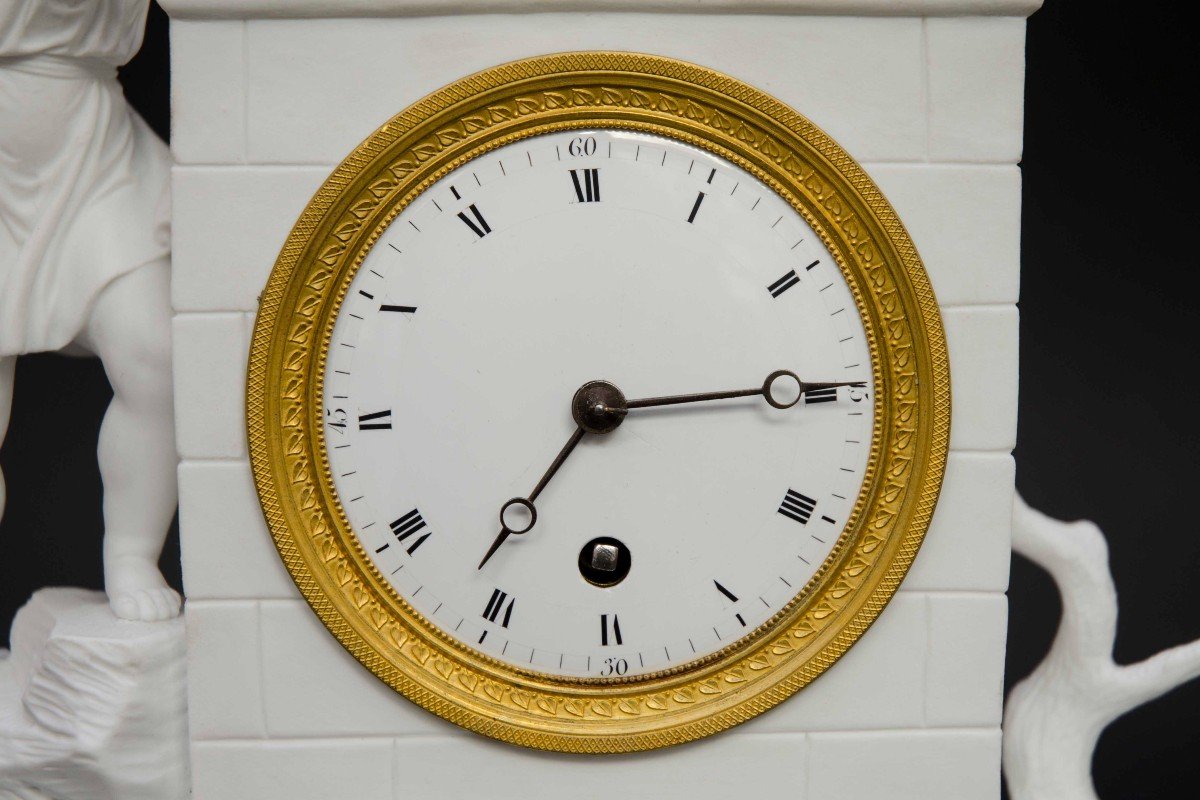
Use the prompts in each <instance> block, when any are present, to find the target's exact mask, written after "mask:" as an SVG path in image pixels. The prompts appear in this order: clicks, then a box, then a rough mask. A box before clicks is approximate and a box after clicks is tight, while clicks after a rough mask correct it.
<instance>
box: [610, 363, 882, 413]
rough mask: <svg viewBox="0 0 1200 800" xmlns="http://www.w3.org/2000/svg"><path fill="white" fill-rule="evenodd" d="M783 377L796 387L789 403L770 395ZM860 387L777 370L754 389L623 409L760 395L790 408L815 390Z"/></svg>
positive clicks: (645, 401) (646, 401) (655, 400)
mask: <svg viewBox="0 0 1200 800" xmlns="http://www.w3.org/2000/svg"><path fill="white" fill-rule="evenodd" d="M784 377H788V378H791V379H792V380H794V381H795V383H796V387H797V389H796V397H795V399H793V400H791V401H790V402H788V401H785V400H780V399H778V398H777V397H775V396H773V395H772V393H771V387H772V386H773V385H774V384H775V382H776V381H777V380H779V379H780V378H784ZM862 385H863V382H862V381H822V382H814V383H808V382H805V381H802V380H800V378H799V377H798V376H797V375H796V373H794V372H789V371H788V370H777V371H776V372H772V373H771V374H770V375H768V376H767V379H766V380H765V381H763V384H762V386H759V387H756V388H754V389H731V390H728V391H724V392H699V393H696V394H674V395H666V396H664V397H643V398H640V399H637V400H629V401H628V402H626V404H625V407H626V408H629V409H634V408H652V407H654V406H675V405H681V404H683V403H703V402H706V401H709V400H728V399H730V398H734V397H753V396H756V395H761V396H762V397H764V398H766V401H767V402H768V403H770V404H771V405H772V406H774V407H775V408H790V407H791V406H793V405H795V404H796V403H797V402H798V401H799V400H800V398H801V397H803V396H804V395H805V394H806V393H808V392H811V391H814V390H816V389H835V388H837V387H839V386H862Z"/></svg>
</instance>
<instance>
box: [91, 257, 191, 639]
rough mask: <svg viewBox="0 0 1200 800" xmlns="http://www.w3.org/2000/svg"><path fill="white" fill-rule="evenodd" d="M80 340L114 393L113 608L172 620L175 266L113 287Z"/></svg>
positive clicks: (109, 477)
mask: <svg viewBox="0 0 1200 800" xmlns="http://www.w3.org/2000/svg"><path fill="white" fill-rule="evenodd" d="M81 343H82V344H83V345H84V346H85V347H87V348H88V349H89V350H92V351H93V352H95V353H96V354H97V355H98V356H100V360H101V361H102V362H103V363H104V371H105V372H106V373H107V374H108V380H109V383H111V384H112V388H113V399H112V404H111V405H109V407H108V411H107V412H106V413H105V415H104V422H103V424H102V425H101V426H100V446H99V458H100V477H101V478H102V479H103V481H104V587H105V590H106V591H107V592H108V600H109V604H110V605H111V606H112V609H113V611H114V612H115V613H116V615H117V616H119V617H122V618H124V619H140V620H155V619H167V618H169V617H173V616H175V615H177V614H178V613H179V595H178V594H176V593H175V592H174V591H173V590H172V589H171V588H169V587H168V586H167V584H166V581H164V580H163V577H162V574H161V573H160V572H159V570H158V559H159V555H160V554H161V552H162V545H163V541H164V540H165V539H166V536H167V530H168V528H169V527H170V525H171V518H172V516H174V514H175V503H176V499H177V489H176V483H175V467H176V462H177V456H176V453H175V420H174V409H173V403H172V397H171V306H170V269H169V262H168V261H166V260H165V259H164V260H162V261H158V262H155V263H153V264H147V265H146V266H144V267H140V268H138V269H136V270H134V271H133V272H131V273H129V274H127V275H125V276H123V277H121V278H119V279H117V280H116V281H113V283H111V284H109V286H108V287H107V288H105V290H104V291H103V292H102V293H101V295H100V297H99V298H98V299H97V301H96V306H95V308H94V309H93V310H92V316H91V318H90V319H89V321H88V325H87V328H86V331H85V333H84V336H83V337H82V338H81Z"/></svg>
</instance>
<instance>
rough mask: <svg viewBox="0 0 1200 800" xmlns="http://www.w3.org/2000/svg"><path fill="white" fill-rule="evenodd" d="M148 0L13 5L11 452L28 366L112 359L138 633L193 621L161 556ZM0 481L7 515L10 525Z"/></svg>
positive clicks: (4, 106)
mask: <svg viewBox="0 0 1200 800" xmlns="http://www.w3.org/2000/svg"><path fill="white" fill-rule="evenodd" d="M147 8H148V3H147V0H5V2H2V3H0V442H3V439H4V434H5V432H6V431H7V428H8V423H9V412H10V410H11V405H12V394H13V370H14V367H15V364H16V357H17V356H18V355H21V354H23V353H34V352H42V351H51V350H65V351H67V352H70V353H81V352H82V353H90V354H94V355H97V356H99V357H100V359H101V361H102V362H103V364H104V369H105V372H106V373H107V374H108V379H109V382H110V383H111V384H112V388H113V400H112V404H111V405H110V406H109V408H108V411H107V413H106V414H105V416H104V423H103V425H102V427H101V429H100V445H99V461H100V473H101V477H102V478H103V481H104V526H105V535H104V584H105V589H106V591H107V593H108V598H109V604H110V606H111V607H112V610H113V611H114V612H115V613H116V614H117V616H119V617H122V618H125V619H137V620H155V619H166V618H168V617H174V616H176V615H177V614H178V613H179V604H180V600H179V595H178V594H177V593H176V592H174V591H173V590H172V589H171V588H170V587H169V586H167V584H166V582H165V581H164V580H163V577H162V574H161V573H160V572H159V570H158V558H159V555H160V553H161V551H162V545H163V540H164V539H165V537H166V534H167V530H168V528H169V526H170V523H171V517H172V516H173V514H174V512H175V504H176V499H177V490H176V484H175V467H176V460H177V457H176V453H175V444H174V442H175V434H174V412H173V409H172V397H171V314H170V228H169V224H170V222H169V220H170V205H169V202H170V194H169V189H170V186H169V176H170V156H169V154H168V152H167V149H166V147H165V146H164V145H163V143H162V142H161V141H160V140H159V139H158V138H157V137H156V136H155V135H154V133H153V132H152V131H151V130H150V128H149V127H148V126H147V125H146V123H145V122H144V121H143V120H142V119H141V118H140V117H139V116H137V114H136V113H134V112H133V111H132V110H131V109H130V108H129V106H128V105H127V104H126V102H125V97H124V94H123V93H122V91H121V87H120V85H119V84H118V83H117V80H116V68H117V67H118V66H120V65H122V64H124V63H126V62H127V61H129V59H130V58H132V57H133V55H134V54H135V53H136V52H137V51H138V49H139V48H140V47H141V42H142V34H143V32H144V29H145V23H146V13H147ZM4 502H5V490H4V481H3V478H2V477H0V515H2V514H3V511H4Z"/></svg>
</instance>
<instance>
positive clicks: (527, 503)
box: [477, 428, 585, 569]
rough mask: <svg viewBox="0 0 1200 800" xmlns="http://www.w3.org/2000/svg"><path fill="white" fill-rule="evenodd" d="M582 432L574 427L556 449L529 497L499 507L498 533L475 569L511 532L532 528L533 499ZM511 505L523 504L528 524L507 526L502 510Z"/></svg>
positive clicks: (552, 475) (483, 562) (544, 486)
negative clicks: (527, 516) (557, 449)
mask: <svg viewBox="0 0 1200 800" xmlns="http://www.w3.org/2000/svg"><path fill="white" fill-rule="evenodd" d="M584 432H585V431H584V430H583V428H576V429H575V432H574V433H572V434H571V438H570V439H568V440H567V443H566V444H565V445H563V449H562V450H559V451H558V455H557V456H555V458H554V461H553V463H551V464H550V467H549V469H547V470H546V472H545V474H543V475H542V479H541V480H540V481H538V482H537V486H534V487H533V491H532V492H530V493H529V497H514V498H513V499H511V500H509V501H508V502H507V503H505V504H504V505H503V506H501V507H500V533H498V534H497V535H496V539H495V540H494V541H493V542H492V546H491V547H489V548H488V551H487V553H486V554H485V555H484V556H483V561H480V562H479V567H478V568H477V569H483V565H484V564H486V563H487V562H488V559H490V558H491V557H492V556H493V555H495V553H496V551H497V550H499V549H500V545H502V544H504V540H505V539H507V538H508V537H509V536H511V535H513V534H517V535H520V534H523V533H529V531H531V530H532V529H533V526H534V525H536V524H537V508H536V507H535V506H534V505H533V501H534V500H537V496H538V495H539V494H541V493H542V490H543V489H545V488H546V484H548V483H549V482H550V479H551V478H553V477H554V473H556V472H558V469H559V467H561V466H562V465H563V462H564V461H566V460H567V456H569V455H571V451H572V450H574V449H575V445H577V444H579V440H580V439H582V438H583V434H584ZM512 506H523V507H524V508H526V509H528V510H529V515H530V519H529V524H528V525H526V526H525V527H524V528H522V529H520V530H515V529H514V528H511V527H509V524H508V523H507V522H506V521H505V520H504V512H505V511H507V510H508V509H509V508H510V507H512Z"/></svg>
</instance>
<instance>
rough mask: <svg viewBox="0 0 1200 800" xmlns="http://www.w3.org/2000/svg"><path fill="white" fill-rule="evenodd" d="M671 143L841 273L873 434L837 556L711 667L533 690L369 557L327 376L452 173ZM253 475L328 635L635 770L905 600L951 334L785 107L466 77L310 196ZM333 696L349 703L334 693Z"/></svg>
mask: <svg viewBox="0 0 1200 800" xmlns="http://www.w3.org/2000/svg"><path fill="white" fill-rule="evenodd" d="M588 127H594V128H627V129H633V130H639V131H645V132H649V133H655V134H659V135H663V136H669V137H672V138H675V139H678V140H681V141H684V142H687V143H690V144H693V145H696V146H699V147H702V148H705V149H707V150H709V151H711V152H713V153H716V154H717V155H720V156H722V157H724V158H726V159H728V160H730V161H732V162H734V163H736V164H738V165H739V166H741V167H742V168H743V169H746V170H748V171H750V172H752V173H753V174H754V175H756V176H757V177H759V178H760V179H761V180H763V181H764V182H766V183H767V184H768V185H770V186H771V187H772V188H774V189H775V190H776V191H777V192H778V193H779V194H780V195H781V196H782V197H783V198H784V199H786V200H787V201H788V202H789V203H791V205H792V206H793V207H794V208H796V209H797V211H798V212H800V213H801V214H802V215H803V216H804V217H805V219H806V220H807V221H808V222H809V224H810V225H811V226H812V227H813V229H814V230H815V231H817V233H818V234H819V235H820V236H821V238H822V240H823V241H824V243H825V245H826V246H827V247H828V248H829V250H830V252H831V253H833V254H834V257H835V258H836V259H837V260H838V263H839V266H840V268H841V269H842V272H843V274H844V275H845V277H846V279H847V281H848V283H849V285H850V287H851V290H852V292H853V294H854V297H855V302H856V303H857V305H858V310H859V313H860V315H861V316H862V319H863V323H864V327H865V328H866V331H867V337H868V344H869V347H870V350H871V358H872V369H873V373H874V381H875V387H876V397H875V427H874V432H873V440H872V447H871V455H870V458H869V461H868V468H867V474H866V477H865V479H864V485H863V490H862V492H861V493H860V495H859V497H858V498H857V502H856V505H855V508H854V512H853V513H852V515H851V517H850V519H849V521H848V522H847V524H846V528H845V530H844V531H843V533H842V535H841V537H840V539H839V542H838V544H837V546H836V547H835V548H834V550H833V552H832V553H831V555H830V556H829V558H828V559H827V560H826V561H825V563H824V565H823V566H822V567H821V569H820V571H819V572H818V573H817V574H816V575H815V576H814V578H813V579H812V581H811V582H810V583H809V585H808V586H806V587H805V588H804V590H802V591H801V592H800V593H799V594H798V595H797V597H796V599H795V600H793V601H792V602H791V603H790V604H789V605H788V606H787V607H786V608H785V609H784V610H783V611H781V612H780V613H779V614H777V615H775V617H773V618H772V619H771V620H769V621H768V622H767V623H765V624H764V625H762V626H760V627H759V629H758V630H757V631H756V632H755V633H754V634H753V635H751V636H749V637H746V638H745V639H743V640H741V641H739V642H738V643H736V644H734V645H731V646H730V647H728V648H726V649H725V650H722V651H721V652H719V653H717V654H715V655H713V656H710V657H708V658H706V659H702V660H700V661H697V662H694V663H692V664H689V665H686V666H684V667H681V668H677V669H674V670H671V671H668V672H664V673H661V674H657V675H653V676H649V677H645V678H636V679H626V680H623V681H619V682H602V681H597V680H577V679H576V680H573V679H557V678H554V677H551V676H547V675H544V674H538V673H530V672H526V671H523V670H520V669H517V668H514V667H511V666H509V665H506V664H503V663H501V662H498V661H496V660H493V659H491V658H488V657H487V656H484V655H482V654H480V653H478V652H476V651H473V650H471V649H469V648H468V647H466V646H464V645H462V644H461V643H458V642H456V641H453V640H451V639H449V638H448V637H447V636H445V635H444V634H442V633H441V632H440V631H439V630H438V629H437V628H435V627H433V626H432V625H430V624H429V623H428V622H427V621H426V620H425V619H424V618H423V617H422V616H421V615H420V614H419V613H418V612H416V611H415V610H414V609H413V608H412V607H411V606H409V605H408V604H407V603H405V602H404V600H403V599H402V598H400V597H399V596H398V595H397V594H396V593H395V592H394V590H392V589H391V587H390V585H389V584H388V583H387V581H386V580H384V579H383V577H382V576H381V575H380V574H379V573H378V571H377V570H376V569H375V568H374V566H373V564H372V563H371V562H370V560H369V559H368V558H367V556H366V554H365V552H364V551H363V549H362V547H361V545H360V544H359V543H358V541H357V539H356V538H355V536H354V535H353V533H352V531H351V529H350V526H349V524H348V522H347V520H346V517H345V513H344V511H343V509H342V507H341V505H340V502H339V500H338V499H337V496H336V493H335V492H334V489H333V484H332V478H331V475H330V473H329V467H328V462H327V457H326V451H325V442H324V433H323V429H322V424H321V419H322V413H321V408H322V401H321V398H322V377H323V374H324V363H325V357H326V353H327V349H328V345H329V338H330V335H331V333H332V328H333V322H334V319H335V316H336V312H337V309H338V308H339V307H340V304H341V301H342V298H343V297H344V295H345V292H346V289H347V287H348V286H349V283H350V281H351V279H352V278H353V276H354V274H355V272H356V270H357V268H358V266H359V264H361V262H362V259H363V257H364V255H365V254H366V252H367V251H368V250H369V249H370V247H371V246H372V244H373V243H374V242H375V241H376V239H377V238H378V236H379V235H380V233H381V232H382V231H383V230H384V228H386V226H387V224H388V223H389V222H390V221H391V220H392V219H393V218H394V217H395V215H396V214H398V213H399V212H400V211H401V210H402V209H403V208H404V207H406V206H407V205H408V204H409V203H411V202H412V201H413V200H414V198H416V197H417V196H418V195H419V194H420V193H421V192H422V191H424V190H425V189H426V188H428V187H429V186H430V185H431V184H432V183H433V182H435V181H436V180H438V179H439V178H440V177H441V176H443V175H445V174H446V173H448V172H449V171H451V170H453V169H455V168H457V167H458V166H461V165H462V164H464V163H466V162H467V161H469V160H471V159H473V158H476V157H478V156H479V155H481V154H483V153H485V152H487V151H489V150H492V149H494V148H497V147H500V146H503V145H504V144H507V143H509V142H512V141H516V140H518V139H521V138H525V137H529V136H535V135H538V134H541V133H546V132H551V131H559V130H570V129H579V128H588ZM246 422H247V430H248V436H249V446H250V459H251V465H252V468H253V472H254V480H255V484H256V486H257V489H258V493H259V498H260V500H261V503H262V508H263V512H264V515H265V517H266V520H267V524H268V526H269V528H270V530H271V533H272V536H273V537H274V540H275V544H276V546H277V548H278V549H279V553H280V556H281V557H282V559H283V561H284V563H285V564H286V565H287V568H288V570H289V571H290V572H291V574H292V577H293V578H294V580H295V581H296V585H297V586H298V587H299V589H300V591H301V593H302V594H303V595H304V597H305V598H306V599H307V600H308V602H309V604H310V605H311V606H312V608H313V610H314V611H315V612H316V613H317V615H318V616H319V617H320V619H321V620H322V622H324V624H325V625H326V627H328V628H329V630H330V631H331V632H332V633H333V634H334V636H336V637H337V639H338V640H339V641H340V642H341V643H342V644H343V645H344V646H345V647H346V649H347V650H349V651H350V652H351V653H352V654H353V655H354V657H355V658H357V659H358V660H359V661H360V662H361V663H362V664H363V665H364V666H366V667H367V668H368V669H370V670H371V671H372V672H374V673H375V674H376V675H377V676H378V677H379V678H381V679H382V680H383V681H385V682H386V683H388V684H389V685H390V686H392V687H393V688H395V689H396V690H397V691H399V692H400V693H402V694H404V695H405V696H407V697H408V698H409V699H410V700H412V701H413V702H415V703H417V704H419V705H421V706H423V707H424V708H426V709H428V710H430V711H432V712H434V713H436V714H438V715H440V716H442V717H444V718H446V719H448V720H450V721H451V722H454V723H457V724H459V725H461V726H463V727H465V728H468V729H470V730H473V731H477V732H479V733H482V734H485V735H488V736H492V737H494V738H497V739H501V740H504V741H508V742H512V743H515V744H520V745H525V746H528V747H536V748H543V749H549V750H562V751H572V752H592V753H602V752H627V751H634V750H645V749H650V748H655V747H663V746H667V745H671V744H677V743H680V742H685V741H690V740H692V739H696V738H699V737H702V736H707V735H710V734H712V733H716V732H718V731H721V730H724V729H726V728H729V727H731V726H733V725H736V724H738V723H740V722H743V721H745V720H747V719H749V718H751V717H753V716H755V715H757V714H759V713H761V712H763V711H765V710H767V709H769V708H771V707H772V706H774V705H776V704H778V703H779V702H781V701H782V700H784V699H785V698H787V697H789V696H790V695H792V694H793V693H795V692H796V691H798V690H799V689H801V688H802V687H804V686H805V685H807V684H808V683H809V682H811V681H812V680H813V679H814V678H816V677H817V676H818V675H820V674H821V673H822V672H823V671H824V670H825V669H827V668H828V667H829V666H830V665H831V664H832V663H833V662H834V661H836V660H837V659H838V658H839V657H840V656H841V655H842V654H843V653H844V652H845V651H846V650H847V649H848V648H849V647H850V646H851V645H853V644H854V642H855V641H857V640H858V638H859V636H861V635H862V633H863V632H864V631H865V630H866V629H867V627H868V626H869V625H870V624H871V623H872V622H873V621H874V620H875V618H876V617H877V616H878V615H879V613H880V611H882V609H883V607H884V605H886V603H887V602H888V600H889V599H890V598H891V597H892V595H893V594H894V593H895V591H896V588H897V587H898V586H899V584H900V581H901V579H902V578H903V577H904V575H905V573H906V572H907V571H908V567H909V565H910V564H911V563H912V560H913V558H914V556H915V555H916V552H917V549H918V547H919V546H920V544H921V541H922V539H923V537H924V535H925V531H926V529H927V528H928V525H929V520H930V517H931V515H932V513H933V508H934V505H935V504H936V502H937V496H938V492H939V491H940V487H941V481H942V476H943V473H944V471H945V464H946V453H947V449H948V446H949V433H950V375H949V364H948V358H947V352H946V343H945V334H944V331H943V329H942V324H941V317H940V315H939V313H938V306H937V302H936V299H935V298H934V295H933V291H932V288H931V286H930V284H929V279H928V276H927V275H926V273H925V270H924V267H923V266H922V264H921V261H920V258H919V257H918V255H917V252H916V249H915V247H914V246H913V244H912V241H911V239H910V238H909V236H908V234H907V232H906V231H905V230H904V228H903V226H902V225H901V223H900V221H899V219H898V218H897V216H896V214H895V212H894V211H893V210H892V208H891V206H890V205H889V204H888V203H887V201H886V200H885V199H884V198H883V195H882V194H881V193H880V191H879V190H878V188H876V186H875V185H874V183H872V182H871V180H870V179H869V178H868V177H867V175H866V174H865V173H864V172H863V170H862V168H861V167H859V165H858V164H857V163H856V162H855V161H854V160H853V159H852V158H850V156H849V155H847V154H846V152H845V151H843V150H842V149H841V148H840V147H839V146H838V145H837V144H836V143H835V142H834V141H833V140H832V139H830V138H829V137H828V136H826V135H825V134H824V133H823V132H822V131H820V130H819V129H818V128H817V127H816V126H814V125H813V124H812V123H811V122H809V121H808V120H807V119H805V118H804V117H802V116H800V115H799V114H797V113H796V112H795V111H793V110H791V109H790V108H788V107H787V106H785V105H783V104H782V103H780V102H778V101H777V100H775V99H773V98H771V97H769V96H767V95H765V94H763V93H761V92H759V91H757V90H755V89H753V88H752V87H750V86H747V85H746V84H743V83H741V82H740V81H737V80H735V79H733V78H730V77H728V76H725V75H722V74H720V73H717V72H714V71H712V70H708V69H706V68H703V67H699V66H695V65H692V64H687V63H684V62H680V61H675V60H671V59H666V58H660V57H656V56H649V55H640V54H632V53H605V52H589V53H565V54H560V55H552V56H544V57H539V58H532V59H527V60H524V61H518V62H514V63H511V64H506V65H503V66H499V67H495V68H492V69H489V70H486V71H484V72H481V73H478V74H476V75H473V76H471V77H468V78H464V79H463V80H460V81H458V82H456V83H454V84H452V85H450V86H448V87H446V88H444V89H442V90H440V91H438V92H436V93H434V94H432V95H430V96H428V97H426V98H425V99H423V100H421V101H420V102H418V103H416V104H415V105H413V106H411V107H410V108H408V109H407V110H405V111H403V112H401V113H400V114H398V115H397V116H395V117H394V118H392V119H391V120H390V121H389V122H388V123H386V124H385V125H384V126H383V127H381V128H380V129H379V130H377V131H376V132H375V133H374V134H372V135H371V136H370V137H369V138H368V139H367V140H366V141H364V142H363V143H362V144H361V145H359V146H358V147H357V148H356V149H355V150H354V151H353V152H352V153H351V154H350V155H349V156H348V157H347V158H346V160H345V161H343V162H342V164H341V165H340V166H339V167H338V168H337V169H336V170H335V171H334V172H333V174H332V175H331V176H330V177H329V179H328V180H327V181H326V182H325V184H324V185H323V186H322V187H321V188H320V189H319V190H318V191H317V193H316V194H315V195H314V197H313V198H312V200H311V201H310V203H309V204H308V207H307V208H306V209H305V210H304V212H303V214H302V215H301V216H300V219H299V220H298V221H297V223H296V225H295V227H294V228H293V230H292V232H291V234H290V235H289V237H288V239H287V241H286V243H285V244H284V247H283V250H282V251H281V253H280V255H279V258H278V260H277V261H276V263H275V267H274V270H273V271H272V273H271V277H270V279H269V281H268V283H267V287H266V289H265V291H264V293H263V295H262V297H261V301H260V309H259V314H258V319H257V323H256V326H255V330H254V336H253V341H252V344H251V352H250V363H249V375H248V382H247V396H246ZM328 689H329V691H333V692H336V691H337V687H336V686H331V687H328Z"/></svg>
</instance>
